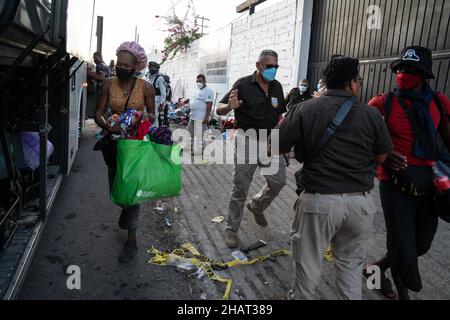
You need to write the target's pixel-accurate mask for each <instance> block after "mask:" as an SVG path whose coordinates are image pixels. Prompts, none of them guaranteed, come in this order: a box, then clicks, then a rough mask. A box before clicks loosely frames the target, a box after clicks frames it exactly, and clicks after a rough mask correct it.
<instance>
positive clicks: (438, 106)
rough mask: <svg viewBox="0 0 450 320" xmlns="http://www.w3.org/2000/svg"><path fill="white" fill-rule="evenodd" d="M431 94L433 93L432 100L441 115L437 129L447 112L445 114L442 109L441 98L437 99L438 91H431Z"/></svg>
mask: <svg viewBox="0 0 450 320" xmlns="http://www.w3.org/2000/svg"><path fill="white" fill-rule="evenodd" d="M431 94H432V95H433V101H434V103H435V104H436V107H437V108H438V110H439V114H440V115H441V122H440V124H439V128H438V130H439V129H440V127H441V125H442V123H443V121H444V118H445V117H446V116H447V114H446V112H445V110H444V106H443V105H442V101H441V99H439V97H438V93H437V92H434V91H432V93H431Z"/></svg>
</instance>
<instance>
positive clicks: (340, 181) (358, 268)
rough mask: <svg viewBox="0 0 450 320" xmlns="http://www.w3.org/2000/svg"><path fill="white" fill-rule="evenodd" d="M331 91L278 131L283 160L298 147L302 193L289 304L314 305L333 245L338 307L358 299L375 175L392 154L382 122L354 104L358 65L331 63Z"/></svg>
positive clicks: (356, 101)
mask: <svg viewBox="0 0 450 320" xmlns="http://www.w3.org/2000/svg"><path fill="white" fill-rule="evenodd" d="M323 76H324V81H325V83H326V85H327V87H328V91H327V92H326V93H325V94H324V95H323V96H322V97H320V98H317V99H312V100H309V101H306V102H304V103H303V105H302V107H301V108H296V109H295V110H294V111H293V112H289V113H288V114H287V116H286V118H285V120H284V121H283V122H282V123H281V124H280V132H279V135H280V153H281V154H283V153H287V152H290V150H292V148H293V147H294V146H295V152H296V158H297V160H298V161H299V162H301V163H303V164H304V167H303V170H302V171H301V173H300V180H301V185H302V186H303V188H304V191H303V192H302V194H301V195H300V197H299V198H298V200H297V202H296V204H295V218H294V221H293V224H292V231H291V241H292V253H293V260H294V278H295V280H294V283H293V287H292V290H291V291H290V292H289V299H293V300H297V299H298V300H313V299H316V298H317V297H316V290H317V287H318V285H319V282H320V279H321V274H322V271H321V270H322V268H321V263H322V261H323V256H324V255H325V253H326V251H327V249H328V248H329V245H330V243H331V244H332V249H333V255H334V266H335V269H336V288H337V293H338V297H339V299H349V300H350V299H351V300H359V299H362V270H363V266H364V265H363V263H364V260H365V259H366V255H367V240H368V236H369V234H370V232H371V230H372V228H373V220H374V215H375V213H376V212H377V207H376V205H375V203H374V200H373V198H372V195H371V190H372V189H373V188H374V179H375V171H376V170H375V168H376V164H377V163H383V162H384V161H385V159H386V157H387V154H388V153H389V152H390V151H391V150H392V142H391V139H390V137H389V132H388V130H387V128H386V125H385V123H384V121H383V118H382V116H381V114H380V113H379V112H378V111H377V110H376V109H374V108H371V107H369V106H366V105H364V104H363V103H361V102H360V101H359V99H360V94H361V86H362V78H361V77H360V75H359V61H358V60H356V59H352V58H349V57H344V56H334V57H333V58H332V60H331V61H330V62H329V63H328V65H327V67H326V68H325V70H324V73H323Z"/></svg>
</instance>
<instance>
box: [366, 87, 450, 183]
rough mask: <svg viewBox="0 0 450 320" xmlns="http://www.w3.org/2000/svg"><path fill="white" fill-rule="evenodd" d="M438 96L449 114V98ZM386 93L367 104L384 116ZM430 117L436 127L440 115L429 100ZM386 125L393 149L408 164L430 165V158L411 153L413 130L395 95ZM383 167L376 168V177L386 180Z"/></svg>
mask: <svg viewBox="0 0 450 320" xmlns="http://www.w3.org/2000/svg"><path fill="white" fill-rule="evenodd" d="M437 96H438V98H439V99H440V101H441V102H442V107H443V108H444V111H445V112H446V113H447V115H449V116H450V100H449V98H447V96H445V95H443V94H440V93H438V94H437ZM386 98H387V96H386V95H383V94H381V95H378V96H376V97H375V98H373V99H372V100H370V102H369V105H370V106H373V107H376V108H377V109H378V110H379V111H380V112H381V114H382V115H383V116H386V113H385V110H384V106H385V104H386ZM405 104H406V105H407V106H408V107H411V105H412V104H411V102H410V101H408V100H406V99H405ZM430 112H431V117H432V118H433V122H434V126H435V127H436V128H437V127H438V126H439V124H440V122H441V115H440V113H439V108H438V107H437V106H436V103H435V102H434V100H433V101H431V103H430ZM387 127H388V129H389V132H390V134H391V138H392V142H393V144H394V148H395V151H396V152H398V153H400V154H402V155H404V156H405V157H407V159H408V160H407V161H408V166H420V167H427V166H430V160H423V159H419V158H416V157H415V156H414V155H413V148H414V132H413V129H412V126H411V123H410V122H409V120H408V117H407V116H406V114H405V111H404V110H403V109H402V107H401V105H400V102H399V101H398V98H397V97H395V96H394V97H393V100H392V109H391V113H390V115H389V118H388V122H387ZM383 173H384V172H383V169H382V167H381V166H380V168H379V169H378V177H379V178H380V180H386V179H385V177H386V175H384V174H383Z"/></svg>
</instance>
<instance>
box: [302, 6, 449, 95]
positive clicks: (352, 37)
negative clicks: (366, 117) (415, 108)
mask: <svg viewBox="0 0 450 320" xmlns="http://www.w3.org/2000/svg"><path fill="white" fill-rule="evenodd" d="M372 5H375V6H378V8H380V10H379V13H380V15H379V17H380V20H379V21H380V23H381V29H370V28H369V27H368V20H369V19H371V18H372V17H376V16H374V13H375V14H376V12H374V11H372V10H370V7H371V6H372ZM371 21H372V20H371ZM410 45H421V46H425V47H428V48H430V49H431V50H433V59H434V63H433V71H434V74H435V76H436V79H434V80H431V82H430V84H431V87H432V88H434V89H435V90H436V91H440V92H443V93H446V94H447V95H450V77H449V74H450V1H448V0H315V1H314V13H313V26H312V37H311V48H310V57H309V67H308V78H309V79H310V80H311V81H312V83H317V82H318V80H319V79H320V78H321V72H322V69H323V67H324V65H325V64H326V63H327V62H328V61H329V60H330V58H331V56H332V55H334V54H343V55H346V56H350V57H354V58H358V59H360V61H361V71H360V73H361V76H362V77H363V78H364V87H363V93H362V98H363V101H366V102H367V101H368V100H370V98H372V97H373V96H375V95H377V94H378V93H382V92H387V91H389V90H392V89H393V87H394V85H395V78H394V75H393V74H392V72H391V70H390V68H389V65H390V63H391V62H392V61H393V60H395V59H397V58H398V56H399V55H400V53H401V51H402V49H403V48H404V47H406V46H410Z"/></svg>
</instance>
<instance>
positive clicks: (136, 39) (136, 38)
mask: <svg viewBox="0 0 450 320" xmlns="http://www.w3.org/2000/svg"><path fill="white" fill-rule="evenodd" d="M134 41H135V42H137V43H139V33H138V26H136V29H135V31H134Z"/></svg>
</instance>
